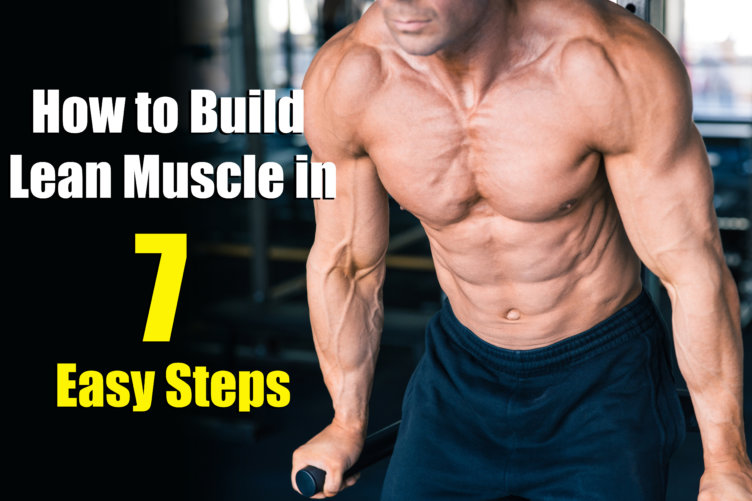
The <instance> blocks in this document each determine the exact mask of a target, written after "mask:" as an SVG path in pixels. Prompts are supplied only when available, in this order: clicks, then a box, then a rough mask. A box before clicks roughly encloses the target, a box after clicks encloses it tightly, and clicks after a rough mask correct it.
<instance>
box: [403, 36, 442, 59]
mask: <svg viewBox="0 0 752 501" xmlns="http://www.w3.org/2000/svg"><path fill="white" fill-rule="evenodd" d="M395 38H396V40H397V44H399V46H400V48H401V49H402V50H404V51H405V52H407V53H408V54H410V55H411V56H430V55H431V54H435V53H436V52H437V51H438V50H439V49H440V48H441V44H438V43H431V42H429V41H424V40H414V39H413V40H409V39H408V40H405V38H406V37H404V36H397V37H395Z"/></svg>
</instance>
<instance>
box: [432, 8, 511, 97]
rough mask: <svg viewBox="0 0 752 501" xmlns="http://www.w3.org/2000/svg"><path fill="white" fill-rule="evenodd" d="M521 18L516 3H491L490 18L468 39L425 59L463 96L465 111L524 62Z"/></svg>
mask: <svg viewBox="0 0 752 501" xmlns="http://www.w3.org/2000/svg"><path fill="white" fill-rule="evenodd" d="M518 18H519V12H518V9H517V4H516V2H512V1H509V2H507V1H502V2H490V3H489V12H488V14H487V15H485V16H483V17H482V18H481V20H480V22H479V23H478V25H477V26H476V27H475V29H473V30H469V31H468V34H467V36H466V37H464V38H462V39H460V40H457V41H456V42H455V43H453V44H452V45H451V46H447V47H444V48H442V49H441V50H439V51H438V52H436V53H435V54H432V55H430V56H425V64H426V66H425V67H426V68H427V69H429V71H431V73H432V74H434V75H435V76H436V77H437V78H438V79H439V80H440V81H441V82H442V83H443V85H444V86H445V87H447V88H448V89H452V91H454V92H458V93H459V96H460V99H459V101H458V102H459V104H461V106H462V107H463V108H473V107H474V106H475V105H476V104H477V103H478V102H479V101H480V100H481V99H482V97H483V95H484V94H485V92H486V91H487V90H488V89H489V87H490V86H491V84H492V83H493V82H494V81H495V80H496V78H497V77H498V75H499V74H500V73H501V72H505V71H507V70H509V69H511V68H512V67H514V66H515V65H516V64H517V63H518V62H519V61H520V59H521V54H520V49H519V47H520V46H521V43H520V42H521V40H520V39H519V35H518V33H520V32H521V30H519V29H518V28H519V22H517V21H516V20H517V19H518ZM418 57H419V56H418Z"/></svg>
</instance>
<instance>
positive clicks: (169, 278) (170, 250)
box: [136, 233, 188, 342]
mask: <svg viewBox="0 0 752 501" xmlns="http://www.w3.org/2000/svg"><path fill="white" fill-rule="evenodd" d="M187 240H188V239H187V236H186V234H185V233H136V254H162V257H160V259H159V268H158V269H157V279H156V280H155V282H154V292H153V293H152V296H151V306H149V316H148V317H147V318H146V329H145V330H144V342H154V341H156V342H167V341H169V340H170V335H171V334H172V324H173V322H174V321H175V310H176V309H177V307H178V296H179V295H180V284H181V282H182V281H183V271H184V270H185V260H186V257H187V251H186V247H187Z"/></svg>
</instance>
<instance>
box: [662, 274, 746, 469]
mask: <svg viewBox="0 0 752 501" xmlns="http://www.w3.org/2000/svg"><path fill="white" fill-rule="evenodd" d="M707 269H711V270H712V271H711V273H709V274H708V276H700V275H699V274H697V275H695V276H696V277H697V278H695V280H694V281H693V282H689V283H676V284H673V285H672V284H670V283H668V284H666V285H667V290H668V293H669V297H670V299H671V304H672V310H673V313H672V324H673V330H674V340H675V345H676V352H677V361H678V364H679V368H680V370H681V372H682V375H683V376H684V379H685V381H686V382H687V387H688V389H689V392H690V395H691V397H692V401H693V404H694V408H695V415H696V417H697V422H698V425H699V427H700V433H701V436H702V443H703V451H704V460H705V466H706V468H708V467H711V466H715V465H718V464H723V463H727V462H736V461H744V460H745V458H746V457H747V455H746V444H745V438H744V415H743V404H742V386H743V383H742V381H743V374H742V372H743V361H742V357H743V350H742V338H741V332H740V322H739V299H738V294H737V290H736V286H735V284H734V281H733V278H732V277H731V274H730V272H729V271H728V268H726V266H725V265H723V264H718V265H717V266H715V267H712V266H711V267H708V268H707ZM695 271H696V272H697V271H698V270H695Z"/></svg>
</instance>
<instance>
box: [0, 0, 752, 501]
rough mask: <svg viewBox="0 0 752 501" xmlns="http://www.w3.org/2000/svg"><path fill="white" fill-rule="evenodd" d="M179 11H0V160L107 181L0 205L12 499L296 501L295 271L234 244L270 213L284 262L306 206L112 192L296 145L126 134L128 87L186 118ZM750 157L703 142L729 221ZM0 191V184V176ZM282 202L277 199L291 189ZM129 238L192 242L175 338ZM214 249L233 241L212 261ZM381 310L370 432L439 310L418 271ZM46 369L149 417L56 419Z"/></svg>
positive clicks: (696, 457) (303, 325)
mask: <svg viewBox="0 0 752 501" xmlns="http://www.w3.org/2000/svg"><path fill="white" fill-rule="evenodd" d="M185 5H187V2H178V1H177V0H174V1H162V2H147V1H141V0H136V1H131V2H122V3H113V2H94V1H83V2H76V3H44V4H43V3H25V4H23V3H20V2H15V3H11V4H8V5H7V6H6V7H5V9H6V10H5V14H4V20H5V23H4V24H5V25H6V29H5V30H4V33H3V40H4V43H3V48H4V49H5V50H4V51H3V56H2V57H3V59H4V60H3V63H2V64H3V67H4V68H3V70H4V71H3V75H4V79H3V91H4V97H5V100H4V102H3V109H2V113H3V117H4V120H3V126H4V131H3V141H2V144H3V150H4V151H3V152H4V158H5V159H8V160H7V162H8V165H9V163H10V162H9V155H11V154H22V155H23V160H24V168H25V169H28V167H29V166H30V165H31V164H32V163H33V162H35V161H47V162H50V163H52V164H53V165H57V164H59V163H60V162H63V161H77V162H79V163H82V164H83V163H84V162H86V161H108V162H110V164H111V166H112V172H113V189H112V194H113V197H112V199H109V200H87V199H83V200H59V199H57V198H52V199H47V200H36V199H27V200H19V199H9V200H8V201H9V203H8V204H6V207H7V208H8V210H7V211H6V212H5V215H6V216H5V218H4V220H5V223H6V226H5V232H4V239H3V242H4V247H5V249H6V252H4V255H5V256H6V258H5V273H4V277H8V278H7V279H6V280H4V281H3V282H4V284H5V289H6V294H5V296H4V300H3V301H4V311H5V318H6V319H8V320H7V322H6V323H5V327H4V328H3V334H4V344H3V349H2V358H3V362H4V363H5V364H6V367H4V369H5V370H3V371H2V374H3V375H4V378H5V379H4V381H3V382H2V387H3V389H4V391H3V397H4V399H3V413H4V414H5V415H6V417H7V418H8V419H6V420H5V423H6V424H5V428H4V429H5V441H4V444H8V445H6V446H4V450H5V451H6V456H7V458H8V459H9V464H10V467H9V469H7V470H6V477H7V478H8V479H9V480H10V484H9V485H6V489H7V490H8V491H9V492H13V491H12V489H13V488H20V489H21V490H20V491H18V492H24V493H28V494H29V495H37V494H42V493H44V494H52V495H66V496H74V497H75V498H77V499H102V498H105V499H126V498H129V499H130V498H133V497H138V498H140V499H177V498H186V499H197V500H213V499H217V500H223V501H224V500H236V499H237V500H244V499H249V500H263V501H266V500H286V499H290V500H294V499H300V497H299V496H298V495H297V494H295V493H293V491H292V490H291V488H290V486H289V478H288V477H289V464H290V455H291V453H292V451H293V450H294V448H295V447H296V446H297V445H299V444H301V443H303V442H304V441H305V440H307V439H308V438H309V437H310V436H311V435H313V434H314V433H315V432H317V431H318V430H320V429H321V428H322V427H323V426H324V425H325V424H326V423H327V422H328V420H329V419H330V418H331V408H330V403H329V401H328V398H327V394H326V390H325V388H324V385H323V383H322V381H321V376H320V371H319V369H318V366H317V363H316V360H315V354H314V352H313V349H312V343H311V339H310V329H309V326H308V325H307V315H306V310H305V297H304V290H303V289H300V288H298V289H295V288H294V287H293V292H292V293H283V292H280V290H281V289H280V288H279V287H277V288H276V289H275V287H274V286H279V285H285V284H289V283H290V281H292V282H294V281H295V279H296V278H299V277H300V274H301V273H302V272H303V270H304V264H303V261H302V259H300V258H295V257H292V258H278V259H272V260H270V261H268V262H267V263H266V267H262V268H261V271H259V268H258V263H256V262H252V260H249V259H248V255H246V254H244V252H246V250H247V248H248V246H249V245H250V246H254V245H255V246H256V248H259V247H260V241H259V239H258V236H259V235H258V234H257V233H254V231H256V230H257V229H258V228H256V230H254V229H252V222H253V220H254V218H255V217H256V216H258V215H264V217H262V219H265V220H266V225H265V226H264V228H263V232H262V233H263V238H264V239H266V240H267V243H270V244H272V245H273V246H277V248H279V249H283V250H284V249H290V248H292V249H298V250H300V249H306V248H307V247H309V246H310V244H311V242H312V238H313V221H312V214H311V203H310V201H305V200H303V201H297V200H294V199H291V197H289V196H284V197H281V198H280V199H278V200H273V201H268V202H267V203H259V202H258V201H246V200H242V199H237V200H220V199H212V200H203V201H190V200H156V201H155V200H141V199H137V200H123V199H121V193H122V186H121V181H120V175H119V174H120V169H121V166H122V157H123V155H124V154H148V153H156V154H160V155H161V156H162V157H163V159H164V160H173V161H175V160H181V161H186V160H206V161H212V162H213V163H215V164H216V163H217V162H216V161H217V160H219V159H223V160H232V161H236V162H240V159H241V155H242V154H243V153H244V152H245V153H255V154H257V156H258V157H259V159H271V158H273V157H274V155H280V157H281V158H286V159H288V160H290V161H291V160H292V159H293V158H294V154H295V153H305V152H306V151H307V150H306V148H305V146H304V145H301V144H300V143H299V142H295V141H292V140H291V138H278V137H265V138H249V139H247V140H246V138H242V139H241V140H240V141H230V142H229V143H228V145H226V146H224V147H222V148H217V147H216V145H212V144H210V143H209V142H207V141H202V140H198V139H197V138H193V137H189V136H187V135H185V134H183V133H181V132H176V133H174V134H170V135H160V134H157V133H153V134H140V133H138V132H137V131H136V128H135V108H134V106H133V98H135V96H136V93H138V92H149V93H150V95H151V96H152V98H156V97H158V96H161V95H170V96H173V97H175V98H177V99H179V100H181V103H183V105H185V104H184V101H183V100H184V98H185V96H186V95H187V92H188V90H189V88H190V85H189V84H188V82H190V81H191V79H190V78H189V76H190V75H188V74H187V73H186V72H185V69H184V68H182V67H180V66H179V65H176V64H175V63H176V61H179V60H183V61H184V60H185V59H186V58H189V59H191V60H200V59H202V58H205V57H207V52H210V51H211V48H210V47H204V46H191V47H186V46H185V45H184V44H182V43H181V41H180V40H181V38H180V34H179V32H180V26H181V23H182V22H183V21H185V20H186V19H188V18H192V17H194V16H197V15H199V13H197V12H196V11H191V10H189V8H188V7H185ZM330 29H331V27H330ZM246 49H247V50H253V47H246ZM247 60H248V61H252V60H253V59H252V58H248V59H247ZM247 76H248V78H247V82H248V85H247V87H248V88H257V87H258V84H257V83H256V82H254V81H253V78H252V77H253V75H252V72H250V73H249V75H247ZM32 89H60V92H61V102H62V100H63V99H64V98H65V97H68V96H79V97H84V98H86V97H89V96H92V97H94V96H96V97H104V96H111V97H116V96H123V97H126V98H127V102H128V104H127V106H126V111H125V117H126V120H125V123H124V127H123V133H122V134H87V133H84V134H79V135H73V134H67V133H65V132H61V133H59V134H32V132H31V119H32ZM204 139H205V138H204ZM724 141H725V142H724ZM739 144H742V146H739ZM746 144H747V143H739V142H737V141H726V140H723V139H719V140H715V141H710V140H709V142H708V145H709V149H714V151H717V152H719V155H721V157H722V158H723V159H729V158H730V159H731V160H729V161H728V162H727V164H728V165H727V166H726V167H727V168H726V167H724V166H725V165H726V164H723V163H721V167H722V168H721V169H718V170H716V175H717V176H716V180H717V184H718V186H719V187H721V188H723V189H725V190H726V192H725V193H727V194H726V195H724V194H723V193H721V192H719V200H721V199H725V200H731V201H732V202H734V203H729V204H727V205H723V206H721V205H719V207H722V208H723V210H725V211H727V212H726V213H723V214H722V215H725V216H728V217H737V216H740V215H744V214H745V212H744V211H745V210H746V211H747V212H746V215H747V217H748V213H749V212H748V211H749V209H748V205H747V206H745V205H744V201H745V200H747V204H748V201H749V197H748V195H746V196H747V198H746V199H745V195H744V194H745V193H747V194H748V193H749V191H748V190H749V170H748V167H747V170H746V171H742V170H741V169H740V167H739V166H742V165H747V166H748V165H749V147H748V146H746ZM737 157H738V158H737ZM724 161H726V160H724ZM745 162H746V164H745ZM745 173H746V174H745ZM8 179H9V177H8V176H7V175H6V176H4V177H3V183H8ZM745 182H746V183H747V184H746V187H745V184H744V183H745ZM4 189H5V190H6V193H8V191H7V190H8V188H7V187H6V188H4ZM286 190H287V191H286V193H292V187H290V186H288V187H287V188H286ZM724 196H725V197H726V198H724ZM735 204H736V205H735ZM740 204H741V205H740ZM740 207H741V208H740ZM745 207H746V208H745ZM392 208H393V209H394V210H393V211H392V222H391V225H392V228H391V230H390V231H391V232H392V235H393V236H395V235H404V233H405V232H409V231H412V230H414V229H415V227H416V222H415V220H414V219H413V218H412V216H410V215H409V214H406V213H404V212H401V211H399V210H398V209H397V208H396V207H392ZM719 210H720V209H719ZM719 213H720V212H719ZM254 228H255V227H254ZM135 233H187V234H188V242H189V247H188V260H187V264H186V269H185V274H184V280H183V284H182V288H181V295H180V302H179V305H178V310H177V313H176V319H175V327H174V330H173V336H172V341H171V342H170V343H143V342H141V338H142V336H143V329H144V325H145V321H146V315H147V312H148V308H149V302H150V300H151V293H152V288H153V284H154V278H155V276H156V271H157V265H158V256H156V255H142V254H135V252H134V234H135ZM724 238H725V241H724V243H725V244H726V246H727V251H728V252H730V253H731V254H733V255H735V256H737V257H738V259H739V260H740V262H741V264H739V265H737V266H735V267H733V271H734V273H735V277H736V278H737V279H738V280H739V283H742V282H743V280H744V277H745V276H748V275H749V272H748V269H749V266H748V264H745V263H747V261H746V260H747V256H748V255H749V244H748V242H749V232H746V233H740V232H738V231H730V232H725V233H724ZM411 242H412V243H410V244H408V245H405V246H404V247H402V248H401V249H399V251H398V252H399V254H400V255H401V256H402V257H403V258H406V259H403V261H402V262H403V263H404V262H409V259H411V258H416V259H417V260H418V261H420V259H424V258H426V257H427V256H428V253H429V250H428V246H427V243H426V242H425V240H424V239H416V240H413V241H411ZM226 243H230V244H232V245H234V246H235V247H231V248H230V249H229V250H228V249H227V248H226V247H222V249H224V250H217V247H216V246H217V245H220V244H226ZM212 246H214V247H212ZM207 249H208V250H207ZM212 249H213V250H212ZM238 249H239V250H238ZM293 254H294V253H293ZM254 263H256V264H254ZM262 264H263V263H262ZM254 266H256V267H255V268H254ZM408 268H409V266H408ZM260 274H265V275H266V280H267V282H268V285H269V286H270V290H269V295H268V296H264V297H259V294H258V288H257V282H258V278H259V275H260ZM275 290H276V294H277V296H278V297H277V296H274V294H275ZM384 297H385V302H386V304H387V315H388V317H387V326H386V329H385V333H384V343H383V346H382V351H381V356H380V359H379V366H378V367H377V373H376V379H375V382H374V393H373V398H372V406H371V424H370V429H371V430H372V431H373V430H376V429H379V428H381V427H382V426H385V425H387V424H389V423H391V422H392V421H394V420H396V419H398V418H399V410H400V399H401V396H402V391H403V389H404V386H405V384H406V383H407V379H408V377H409V375H410V372H411V371H412V368H413V367H414V365H415V363H416V361H417V357H418V355H419V354H420V350H421V343H422V326H423V324H424V322H425V319H426V318H427V317H428V316H429V315H430V314H431V312H432V311H434V310H435V309H436V308H438V306H439V301H440V291H439V289H438V285H437V283H436V279H435V277H434V276H433V274H432V273H431V272H430V270H425V269H423V268H421V267H420V266H417V268H416V267H413V268H412V269H407V268H405V267H404V266H403V267H401V266H400V265H394V266H391V265H390V271H389V273H388V275H387V281H386V285H385V293H384ZM280 298H283V299H280ZM659 300H660V298H659ZM745 336H746V333H745ZM747 344H749V343H747ZM172 362H185V363H188V364H189V365H192V366H197V365H202V366H207V367H208V368H209V370H219V369H224V370H229V371H233V372H235V373H237V371H240V370H261V371H263V372H267V371H270V370H284V371H287V372H288V373H289V374H290V377H291V383H290V384H289V388H290V389H291V404H290V405H289V406H288V407H286V408H283V409H274V408H271V407H268V406H265V407H262V408H259V409H255V410H252V411H251V412H250V413H246V414H241V413H238V412H237V411H236V410H235V408H234V407H231V408H228V409H218V408H209V409H199V408H196V407H195V406H192V407H190V408H186V409H173V408H170V407H168V406H167V405H166V403H165V399H164V391H165V390H166V389H167V387H166V385H165V383H164V381H163V380H162V377H163V374H164V370H165V368H166V366H167V365H168V364H170V363H172ZM58 363H76V364H77V365H78V373H80V372H82V371H84V370H88V369H94V370H98V371H100V372H102V373H107V372H109V371H112V370H124V371H132V370H152V371H155V372H156V379H157V385H156V388H155V393H154V401H153V407H152V409H151V410H150V411H148V412H146V413H133V412H132V411H131V410H130V407H126V408H122V409H112V408H107V407H105V408H101V409H99V408H97V409H82V408H75V409H68V408H58V407H57V406H56V364H58ZM746 386H747V388H749V387H750V384H747V385H746ZM750 400H751V399H747V401H748V402H749V401H750ZM385 467H386V465H385V463H384V462H382V463H380V464H379V465H377V466H375V467H374V468H372V469H370V470H368V471H367V472H366V473H365V474H364V475H363V477H362V478H361V480H360V482H359V484H358V486H357V487H356V488H353V489H350V490H348V491H346V492H345V493H343V494H342V495H341V496H339V497H338V499H344V500H347V499H358V500H371V499H377V498H378V493H379V491H380V485H381V479H382V478H383V474H384V471H385ZM701 471H702V470H701V448H700V445H699V436H698V435H697V434H696V433H694V434H693V433H690V434H689V436H688V439H687V442H686V444H685V446H684V447H683V448H682V449H681V450H680V451H679V453H678V454H677V456H676V458H675V460H674V462H673V463H672V486H671V492H672V493H673V494H672V495H673V498H672V499H673V500H674V501H680V500H684V499H692V492H693V491H694V492H696V486H697V481H698V479H699V475H700V473H701Z"/></svg>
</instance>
